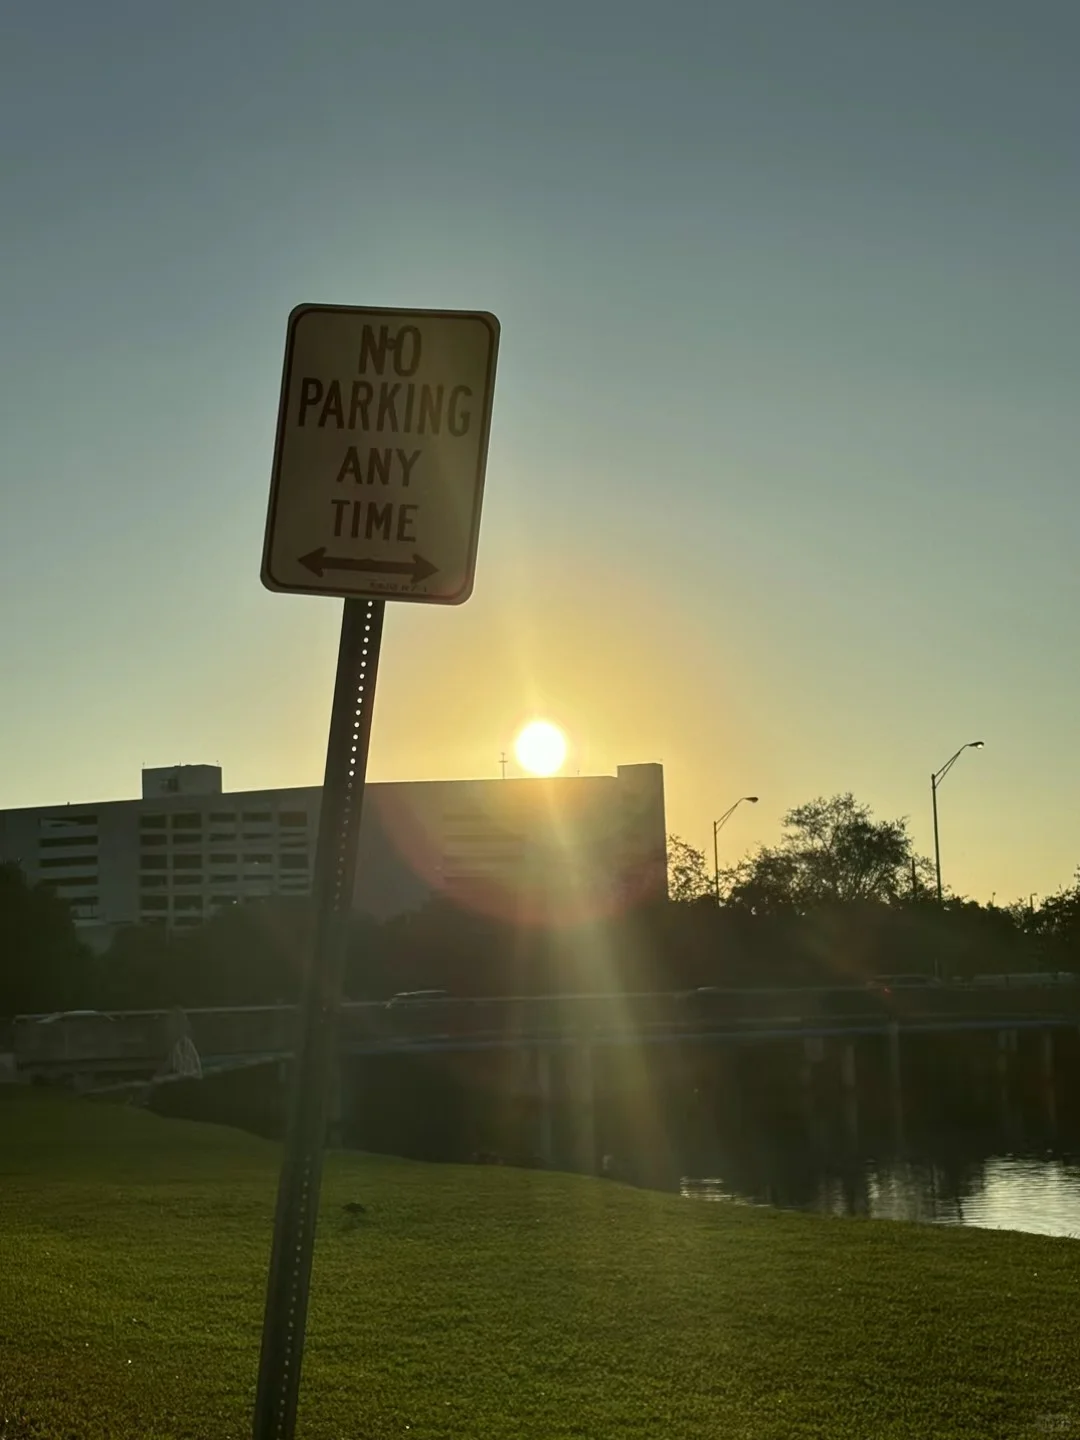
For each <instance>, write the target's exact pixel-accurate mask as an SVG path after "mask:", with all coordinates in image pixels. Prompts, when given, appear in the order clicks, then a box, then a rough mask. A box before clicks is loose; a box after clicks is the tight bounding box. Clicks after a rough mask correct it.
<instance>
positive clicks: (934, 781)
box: [930, 740, 985, 905]
mask: <svg viewBox="0 0 1080 1440" xmlns="http://www.w3.org/2000/svg"><path fill="white" fill-rule="evenodd" d="M984 743H985V742H984V741H982V740H969V741H968V742H967V744H966V745H961V746H960V749H959V750H957V752H956V754H955V755H951V756H950V757H949V759H948V760H946V761H945V764H944V765H942V767H941V769H940V770H935V771H934V772H933V774H932V775H931V776H930V799H931V803H932V804H933V807H934V873H935V875H936V877H937V899H938V904H939V905H942V904H944V897H943V893H942V888H941V841H940V840H939V838H938V815H937V792H938V786H939V785H940V784H941V782H942V780H944V779H945V776H946V775H947V774H948V773H949V771H950V770H951V769H952V767H953V766H954V765H955V764H956V762H957V760H959V759H960V756H961V755H962V754H963V753H964V751H965V750H981V749H982V748H983V745H984Z"/></svg>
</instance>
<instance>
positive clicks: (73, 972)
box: [0, 794, 1080, 1016]
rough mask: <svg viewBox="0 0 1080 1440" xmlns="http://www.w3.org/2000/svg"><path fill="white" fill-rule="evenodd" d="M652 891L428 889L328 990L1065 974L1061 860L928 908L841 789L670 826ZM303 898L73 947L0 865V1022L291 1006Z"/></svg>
mask: <svg viewBox="0 0 1080 1440" xmlns="http://www.w3.org/2000/svg"><path fill="white" fill-rule="evenodd" d="M668 857H669V897H670V898H669V900H668V901H667V902H666V903H658V904H652V905H648V906H643V907H640V908H637V909H635V910H632V911H628V912H625V913H622V914H619V915H617V916H614V917H611V918H607V919H604V920H602V921H601V920H597V921H596V922H594V923H592V924H590V925H585V926H578V927H576V928H572V929H571V928H563V929H558V930H551V929H549V930H543V929H539V928H535V927H534V928H529V927H519V926H513V925H509V924H506V923H504V922H500V921H497V920H494V919H490V918H487V917H484V916H481V915H477V914H475V913H471V912H469V911H466V910H461V909H457V908H455V907H454V906H453V905H451V904H450V903H448V902H447V901H445V900H441V899H437V900H432V901H431V902H430V903H429V904H428V905H427V906H425V907H424V908H423V909H421V910H419V911H417V912H415V913H412V914H408V915H404V916H399V917H397V918H396V919H393V920H390V921H388V922H386V923H384V924H376V923H375V922H373V921H370V920H367V919H365V918H364V917H360V916H358V917H356V918H355V919H354V921H353V922H352V930H351V934H350V945H349V962H348V967H347V973H346V993H347V994H348V995H349V997H350V998H354V999H385V998H387V997H388V996H390V995H393V994H395V993H396V992H399V991H403V990H414V989H445V990H447V991H449V992H450V993H451V994H454V995H462V996H467V995H500V994H501V995H507V994H543V993H558V992H563V993H565V992H569V991H597V990H604V991H613V990H617V989H626V990H637V991H642V990H651V989H657V990H672V989H691V988H695V987H697V986H705V985H716V986H726V985H731V986H744V985H786V984H790V985H796V984H798V985H811V984H822V985H828V984H838V985H844V984H860V983H863V982H865V981H866V980H867V979H869V978H870V977H872V976H874V975H880V974H900V973H903V974H913V973H914V974H926V975H933V974H939V975H942V976H944V977H947V978H952V977H959V978H971V977H972V976H973V975H976V974H982V973H993V972H1011V973H1019V972H1031V971H1062V970H1076V971H1080V872H1078V874H1077V876H1076V878H1075V879H1074V881H1073V883H1072V885H1071V886H1069V887H1067V888H1065V889H1063V890H1061V891H1059V892H1058V894H1056V895H1052V896H1050V897H1048V898H1045V899H1044V900H1043V901H1042V902H1041V904H1039V905H1038V906H1037V907H1030V906H1024V905H1020V904H1016V905H1007V906H1000V905H994V904H989V905H984V904H980V903H978V902H976V901H973V900H969V899H966V898H963V897H961V896H956V895H951V894H950V895H948V896H946V898H945V900H944V902H943V903H942V904H938V902H937V897H936V893H935V890H934V888H933V870H932V867H931V866H930V864H929V862H928V861H927V860H926V859H925V858H924V857H922V856H919V855H918V854H917V853H916V852H915V850H914V847H913V845H912V843H911V840H910V837H909V835H908V833H907V826H906V823H905V822H904V821H903V820H878V819H875V817H874V816H873V814H872V813H871V811H870V810H869V809H868V808H867V807H866V806H865V805H862V804H860V803H858V802H857V801H856V800H855V799H854V797H853V796H851V795H850V794H847V795H837V796H833V797H832V798H830V799H817V800H812V801H810V802H808V803H806V804H804V805H800V806H797V807H796V808H795V809H793V810H791V811H789V813H788V814H787V815H786V816H785V818H784V826H783V832H782V835H781V838H780V840H779V842H778V843H777V844H776V845H773V846H762V847H760V848H759V849H758V850H757V851H755V852H754V853H752V854H750V855H747V856H746V857H745V858H744V859H743V860H741V861H740V862H739V863H738V864H737V865H734V866H732V867H730V868H728V869H726V870H723V871H722V872H721V874H720V877H719V885H717V884H716V877H715V876H714V875H712V874H711V873H710V872H709V870H708V868H707V866H706V862H705V857H704V855H703V854H702V852H701V851H699V850H696V849H694V847H692V846H690V845H688V844H686V843H685V842H684V841H682V840H680V839H678V838H677V837H674V836H673V837H671V839H670V842H669V847H668ZM311 926H312V915H311V910H310V905H309V902H307V901H305V900H301V899H282V898H279V899H274V900H267V901H263V902H258V903H252V904H247V905H244V906H239V907H233V908H231V909H229V910H226V911H223V912H222V913H220V914H218V915H217V916H215V917H214V918H213V919H212V920H210V921H208V922H207V924H205V925H203V926H201V927H199V928H197V929H191V930H185V931H184V932H182V933H179V934H176V935H171V936H170V935H167V934H166V933H165V931H164V929H163V928H162V927H159V926H156V927H150V926H146V927H143V926H132V927H128V928H125V929H123V930H121V931H119V932H118V934H117V935H116V938H115V939H114V941H113V943H112V944H111V946H110V947H109V949H108V950H106V951H105V952H104V953H100V954H95V953H92V952H91V951H89V950H88V949H87V948H86V947H85V946H84V945H82V944H81V943H80V941H79V939H78V935H77V932H76V930H75V928H74V925H73V923H72V919H71V915H70V913H69V911H68V908H67V906H66V905H65V904H64V902H63V901H62V900H60V899H59V898H57V897H56V895H55V894H53V892H52V891H51V890H49V889H48V888H46V887H43V886H33V885H30V884H29V883H28V882H27V880H26V878H25V876H24V875H23V873H22V871H21V870H20V869H19V867H18V866H16V865H12V864H4V865H0V957H2V960H0V1016H5V1015H6V1016H11V1015H14V1014H17V1013H24V1014H25V1013H41V1012H45V1011H53V1010H63V1009H83V1008H86V1009H100V1010H110V1009H138V1008H155V1007H158V1006H171V1005H183V1006H188V1007H193V1006H199V1005H257V1004H274V1003H279V1002H291V1001H294V1000H295V999H297V998H298V996H299V993H300V986H301V981H302V973H303V967H304V963H305V960H306V956H307V955H308V953H309V946H310V939H311Z"/></svg>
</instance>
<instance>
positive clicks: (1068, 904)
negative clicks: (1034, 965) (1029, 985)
mask: <svg viewBox="0 0 1080 1440" xmlns="http://www.w3.org/2000/svg"><path fill="white" fill-rule="evenodd" d="M1025 919H1026V926H1027V929H1028V930H1029V932H1030V933H1032V934H1034V935H1035V936H1036V938H1037V940H1038V942H1039V947H1040V949H1041V951H1042V953H1043V956H1044V958H1045V961H1046V963H1047V966H1048V968H1053V969H1057V968H1058V967H1059V966H1060V967H1061V968H1062V969H1074V968H1080V870H1077V872H1076V875H1075V877H1074V878H1073V883H1072V885H1071V886H1070V887H1069V889H1067V890H1059V891H1058V892H1057V894H1056V895H1048V896H1046V898H1045V899H1044V900H1043V901H1042V903H1041V904H1040V906H1039V908H1038V910H1036V911H1035V912H1034V913H1033V914H1032V913H1030V912H1029V913H1028V914H1027V915H1026V917H1025Z"/></svg>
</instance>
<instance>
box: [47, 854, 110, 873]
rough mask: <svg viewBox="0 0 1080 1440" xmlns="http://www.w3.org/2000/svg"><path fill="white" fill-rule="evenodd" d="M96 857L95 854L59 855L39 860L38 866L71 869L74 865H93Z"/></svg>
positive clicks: (49, 868) (48, 868)
mask: <svg viewBox="0 0 1080 1440" xmlns="http://www.w3.org/2000/svg"><path fill="white" fill-rule="evenodd" d="M96 859H97V857H96V856H95V855H57V856H54V857H53V858H52V859H51V860H39V861H38V867H39V868H40V869H42V870H61V869H67V870H70V869H71V867H72V866H73V865H84V866H85V865H93V864H94V863H95V861H96Z"/></svg>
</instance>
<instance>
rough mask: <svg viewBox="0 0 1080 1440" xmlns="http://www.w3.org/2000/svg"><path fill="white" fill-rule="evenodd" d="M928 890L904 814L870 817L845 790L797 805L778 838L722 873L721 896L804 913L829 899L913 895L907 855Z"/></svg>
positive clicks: (875, 900) (885, 899)
mask: <svg viewBox="0 0 1080 1440" xmlns="http://www.w3.org/2000/svg"><path fill="white" fill-rule="evenodd" d="M913 858H914V860H915V869H916V874H917V875H919V874H920V873H921V884H922V888H923V890H924V891H928V889H929V885H930V877H931V871H930V866H929V862H928V861H926V860H924V859H921V858H919V857H915V856H914V852H913V850H912V845H911V839H910V837H909V836H908V833H907V822H906V821H905V820H875V819H874V818H873V814H872V812H871V810H870V808H869V807H868V806H866V805H860V804H859V803H858V802H857V801H856V800H855V798H854V796H853V795H851V794H850V793H847V794H844V795H834V796H832V798H831V799H828V800H826V799H823V798H819V799H817V800H811V801H808V802H807V804H805V805H798V806H796V807H795V809H793V810H789V811H788V813H787V814H786V815H785V816H784V834H783V837H782V839H781V841H780V843H779V845H776V846H762V847H761V848H760V849H759V850H758V851H757V852H756V853H755V854H753V855H751V856H748V857H747V859H745V860H744V861H742V863H741V864H739V865H737V866H735V867H734V868H733V869H731V870H728V871H725V873H724V893H725V898H726V903H727V904H729V905H733V906H737V907H739V908H742V909H749V910H751V911H753V912H754V913H755V914H781V913H785V912H787V913H795V914H803V913H805V912H806V911H808V910H811V909H815V908H819V907H821V906H828V905H866V904H890V903H894V902H895V901H897V900H899V899H901V898H905V897H906V898H912V870H911V867H912V860H913Z"/></svg>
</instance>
